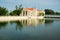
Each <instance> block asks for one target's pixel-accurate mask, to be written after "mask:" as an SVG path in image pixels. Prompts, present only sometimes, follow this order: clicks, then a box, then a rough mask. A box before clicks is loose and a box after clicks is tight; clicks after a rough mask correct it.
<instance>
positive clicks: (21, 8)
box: [0, 5, 60, 16]
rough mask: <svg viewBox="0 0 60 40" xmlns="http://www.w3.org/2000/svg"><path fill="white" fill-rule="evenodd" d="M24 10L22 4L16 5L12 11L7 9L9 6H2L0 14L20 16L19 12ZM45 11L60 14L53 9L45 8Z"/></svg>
mask: <svg viewBox="0 0 60 40" xmlns="http://www.w3.org/2000/svg"><path fill="white" fill-rule="evenodd" d="M22 10H23V7H22V5H20V6H16V7H15V10H13V11H10V12H9V11H8V10H7V8H5V7H1V6H0V16H9V15H11V16H19V14H20V13H21V12H22ZM44 11H45V14H46V15H60V12H55V11H54V10H52V9H45V10H44Z"/></svg>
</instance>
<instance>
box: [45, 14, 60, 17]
mask: <svg viewBox="0 0 60 40" xmlns="http://www.w3.org/2000/svg"><path fill="white" fill-rule="evenodd" d="M45 18H60V15H45Z"/></svg>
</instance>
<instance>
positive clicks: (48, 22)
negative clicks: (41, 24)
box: [45, 20, 54, 24]
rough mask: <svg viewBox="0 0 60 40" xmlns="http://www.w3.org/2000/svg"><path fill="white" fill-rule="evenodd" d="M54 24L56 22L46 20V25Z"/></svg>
mask: <svg viewBox="0 0 60 40" xmlns="http://www.w3.org/2000/svg"><path fill="white" fill-rule="evenodd" d="M53 22H54V20H45V24H51V23H53Z"/></svg>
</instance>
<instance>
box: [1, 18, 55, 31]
mask: <svg viewBox="0 0 60 40" xmlns="http://www.w3.org/2000/svg"><path fill="white" fill-rule="evenodd" d="M53 22H54V21H53V20H45V19H26V20H19V21H10V22H0V29H1V28H2V27H6V25H7V23H10V25H14V24H15V27H16V30H22V28H23V27H27V26H28V27H29V26H30V27H35V26H36V25H37V24H44V23H45V24H51V23H53Z"/></svg>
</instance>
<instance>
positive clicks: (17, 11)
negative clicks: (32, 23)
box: [10, 5, 23, 16]
mask: <svg viewBox="0 0 60 40" xmlns="http://www.w3.org/2000/svg"><path fill="white" fill-rule="evenodd" d="M22 10H23V7H22V5H20V6H19V7H18V6H17V5H16V9H15V10H13V11H12V12H10V15H15V16H16V15H17V16H19V15H20V13H21V12H22Z"/></svg>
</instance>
